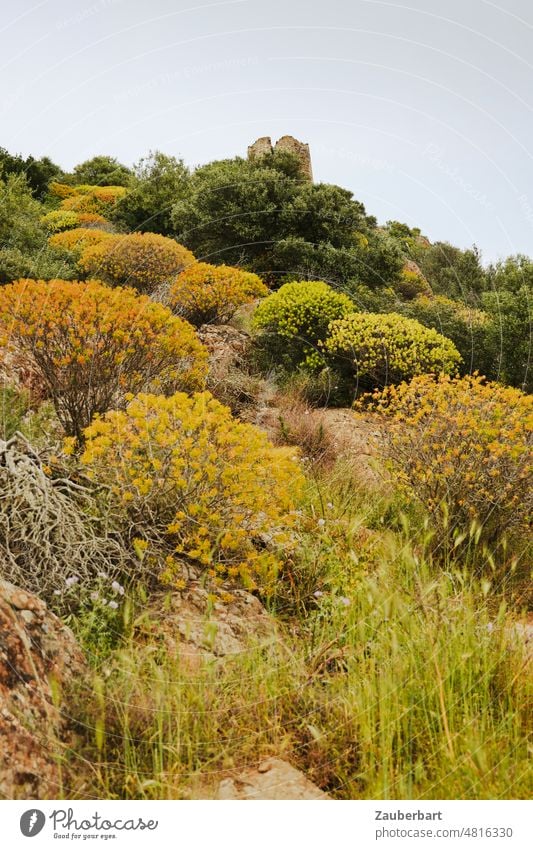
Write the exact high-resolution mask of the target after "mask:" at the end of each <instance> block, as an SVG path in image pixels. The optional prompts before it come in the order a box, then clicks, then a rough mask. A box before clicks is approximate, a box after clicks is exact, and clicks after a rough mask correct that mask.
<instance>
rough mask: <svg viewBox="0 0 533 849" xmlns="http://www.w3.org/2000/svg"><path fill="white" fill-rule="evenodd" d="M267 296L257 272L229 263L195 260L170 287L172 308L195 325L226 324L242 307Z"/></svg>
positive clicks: (265, 288)
mask: <svg viewBox="0 0 533 849" xmlns="http://www.w3.org/2000/svg"><path fill="white" fill-rule="evenodd" d="M265 295H268V289H267V287H266V286H265V284H264V283H263V282H262V280H261V278H260V277H258V276H257V274H252V273H251V272H249V271H243V270H242V269H241V268H233V267H232V266H230V265H210V264H209V263H207V262H195V263H193V264H192V265H190V266H189V267H188V268H186V269H185V270H184V271H182V272H181V274H179V275H178V276H177V278H176V280H175V281H174V283H173V284H172V287H171V289H170V307H171V309H172V311H173V312H175V313H177V314H178V315H181V316H183V318H186V319H187V320H188V321H190V322H191V323H192V324H195V325H197V326H199V325H200V324H210V323H218V324H221V323H224V322H226V321H229V319H230V318H231V317H232V316H233V315H234V314H235V312H236V311H237V310H238V308H239V307H241V306H243V305H244V304H250V303H252V301H254V300H255V299H256V298H261V297H264V296H265Z"/></svg>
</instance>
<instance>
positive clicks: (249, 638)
mask: <svg viewBox="0 0 533 849" xmlns="http://www.w3.org/2000/svg"><path fill="white" fill-rule="evenodd" d="M140 628H141V629H142V632H143V635H144V637H145V638H148V639H150V640H152V641H153V640H156V641H157V640H158V641H160V642H162V643H163V644H164V646H165V649H166V651H168V652H169V653H171V654H177V655H179V657H180V659H181V660H183V662H184V664H185V665H186V666H187V667H192V668H194V667H196V666H198V665H200V664H201V663H203V662H204V661H206V660H208V661H215V660H216V659H218V658H222V657H227V656H229V655H235V654H240V653H241V652H244V651H246V650H247V649H250V648H251V647H252V646H254V645H257V644H261V645H267V644H269V643H273V642H276V641H277V640H279V639H280V636H279V633H278V629H277V626H276V623H275V621H274V619H273V618H272V617H271V616H269V614H268V613H267V611H266V610H265V608H264V607H263V605H262V604H261V602H260V601H259V600H258V599H257V598H256V597H255V596H253V595H252V594H251V593H249V592H246V590H241V589H232V590H231V593H228V594H223V595H221V596H220V598H219V599H218V600H216V599H215V600H213V597H212V596H210V594H209V592H208V591H207V590H206V589H204V587H201V586H199V585H195V584H194V583H193V584H192V586H191V587H190V588H188V589H187V590H185V591H183V592H182V593H176V592H172V593H169V594H168V595H161V596H160V597H159V599H156V600H155V601H154V602H152V603H151V604H150V609H149V611H148V612H147V614H146V616H145V617H144V618H143V621H142V624H141V626H140ZM139 636H141V635H140V634H139Z"/></svg>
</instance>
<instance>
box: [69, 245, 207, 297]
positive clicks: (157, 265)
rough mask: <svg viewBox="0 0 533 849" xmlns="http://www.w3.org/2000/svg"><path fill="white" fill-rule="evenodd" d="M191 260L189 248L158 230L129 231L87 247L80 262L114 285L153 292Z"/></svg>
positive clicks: (86, 270) (85, 268)
mask: <svg viewBox="0 0 533 849" xmlns="http://www.w3.org/2000/svg"><path fill="white" fill-rule="evenodd" d="M193 262H194V255H193V254H192V253H191V251H189V250H187V248H184V247H183V245H179V244H178V243H177V242H175V241H174V239H168V238H167V237H166V236H160V235H158V234H157V233H130V234H128V235H126V236H119V235H116V236H113V238H112V239H107V240H106V241H105V242H102V243H101V244H99V245H95V246H94V247H89V248H87V249H86V250H85V251H84V252H83V253H82V255H81V258H80V261H79V265H80V268H82V269H83V270H84V271H85V272H87V273H88V274H94V275H95V276H97V277H98V278H99V279H102V280H105V282H106V283H110V284H112V285H114V286H117V285H118V286H133V287H134V288H135V289H138V290H139V291H140V292H152V291H153V290H154V289H156V288H157V287H158V286H160V285H161V284H162V283H166V282H169V281H170V280H171V279H172V278H173V277H174V276H175V275H176V274H178V273H179V272H180V271H182V270H183V269H184V268H185V267H186V266H188V265H191V263H193Z"/></svg>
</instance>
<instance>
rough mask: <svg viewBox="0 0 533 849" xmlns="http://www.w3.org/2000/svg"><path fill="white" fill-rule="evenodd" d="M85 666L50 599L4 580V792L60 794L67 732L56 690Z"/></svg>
mask: <svg viewBox="0 0 533 849" xmlns="http://www.w3.org/2000/svg"><path fill="white" fill-rule="evenodd" d="M83 668H84V658H83V654H82V652H81V650H80V649H79V647H78V645H77V643H76V641H75V639H74V636H73V634H72V632H71V631H70V630H69V629H68V628H67V627H66V626H65V625H64V624H63V623H62V622H61V621H60V620H59V619H58V618H57V617H56V616H54V614H52V613H50V612H49V610H48V609H47V607H46V604H45V603H44V602H43V601H41V600H40V599H39V598H37V597H36V596H34V595H31V594H30V593H27V592H25V591H23V590H20V589H18V588H17V587H15V586H13V584H9V583H7V581H0V796H2V797H4V798H8V799H13V798H21V799H44V798H57V796H58V793H59V789H60V783H59V772H58V766H57V762H56V757H57V755H58V753H59V751H60V743H61V740H63V739H64V738H65V735H66V734H67V731H66V724H65V722H64V720H63V718H62V716H61V714H60V712H59V710H58V708H57V707H56V706H55V704H54V700H53V698H52V691H53V688H55V686H56V685H58V686H59V687H61V684H62V682H63V681H65V680H66V679H69V678H71V677H72V676H75V675H79V674H80V672H81V671H82V670H83ZM54 682H56V683H55V684H54Z"/></svg>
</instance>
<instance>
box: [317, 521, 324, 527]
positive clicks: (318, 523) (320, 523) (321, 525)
mask: <svg viewBox="0 0 533 849" xmlns="http://www.w3.org/2000/svg"><path fill="white" fill-rule="evenodd" d="M325 524H326V520H325V519H319V520H318V522H317V525H318V527H319V528H323V527H324V525H325Z"/></svg>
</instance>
